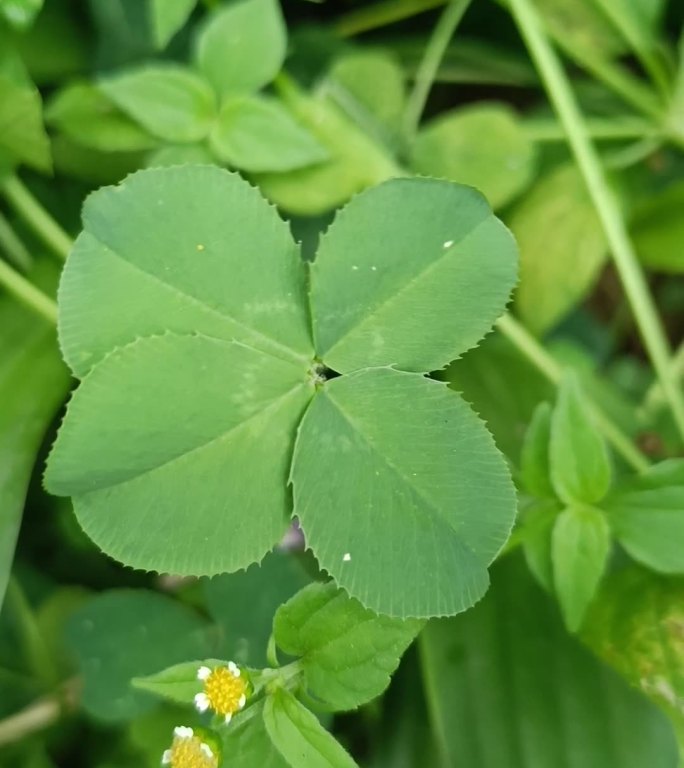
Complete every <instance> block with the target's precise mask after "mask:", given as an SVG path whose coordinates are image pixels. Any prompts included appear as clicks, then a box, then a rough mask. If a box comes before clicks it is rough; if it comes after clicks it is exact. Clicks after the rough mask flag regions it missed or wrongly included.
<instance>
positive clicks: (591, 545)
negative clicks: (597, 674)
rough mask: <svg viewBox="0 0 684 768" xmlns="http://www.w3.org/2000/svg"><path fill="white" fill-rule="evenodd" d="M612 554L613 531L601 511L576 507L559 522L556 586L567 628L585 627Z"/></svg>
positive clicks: (553, 551)
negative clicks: (589, 607)
mask: <svg viewBox="0 0 684 768" xmlns="http://www.w3.org/2000/svg"><path fill="white" fill-rule="evenodd" d="M609 553H610V529H609V528H608V523H607V522H606V518H605V516H604V514H603V512H601V511H600V510H598V509H593V508H592V507H584V506H583V507H579V506H572V507H568V508H567V509H564V510H563V511H562V512H561V513H560V515H558V517H557V518H556V522H555V524H554V526H553V534H552V539H551V556H552V560H553V582H554V586H555V590H556V594H557V595H558V600H559V602H560V606H561V610H562V612H563V617H564V619H565V624H566V626H567V627H568V629H569V630H570V631H571V632H576V631H577V630H578V629H579V628H580V626H581V625H582V621H583V620H584V616H585V614H586V610H587V607H588V605H589V603H590V602H591V600H592V598H593V597H594V595H595V594H596V590H597V589H598V584H599V581H600V580H601V576H603V572H604V570H605V568H606V564H607V560H608V555H609Z"/></svg>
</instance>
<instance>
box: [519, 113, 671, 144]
mask: <svg viewBox="0 0 684 768" xmlns="http://www.w3.org/2000/svg"><path fill="white" fill-rule="evenodd" d="M523 128H524V129H525V133H526V134H527V135H528V137H529V138H530V139H532V141H539V142H542V141H543V142H555V141H567V135H566V133H565V130H564V129H563V126H562V125H561V124H560V123H559V122H558V121H556V120H553V119H551V120H549V119H546V118H541V119H529V120H525V121H524V122H523ZM587 130H588V132H589V135H590V136H591V137H592V139H594V140H595V141H630V140H635V139H643V138H644V137H649V138H650V137H652V136H657V135H658V131H657V130H656V129H655V128H654V127H653V125H652V123H650V122H648V121H646V120H641V119H640V118H638V117H631V116H630V117H624V118H620V119H610V120H588V121H587Z"/></svg>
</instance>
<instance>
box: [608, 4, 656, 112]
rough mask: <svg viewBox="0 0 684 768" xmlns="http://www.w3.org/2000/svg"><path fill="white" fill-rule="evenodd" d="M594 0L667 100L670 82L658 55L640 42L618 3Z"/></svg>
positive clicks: (637, 33) (636, 31)
mask: <svg viewBox="0 0 684 768" xmlns="http://www.w3.org/2000/svg"><path fill="white" fill-rule="evenodd" d="M594 2H595V3H596V5H598V7H599V8H600V10H601V11H602V13H603V14H604V15H605V16H606V18H607V19H608V20H609V21H610V23H611V24H612V25H613V27H614V28H615V29H616V30H617V32H618V33H619V34H620V35H621V36H622V38H623V40H624V41H625V42H626V43H627V44H628V45H629V46H630V48H631V49H632V51H633V52H634V54H635V56H636V57H637V59H638V60H639V62H640V63H641V66H642V67H643V68H644V71H645V72H646V73H647V74H648V76H649V77H650V78H651V80H652V82H653V84H654V85H655V86H656V87H657V88H658V90H659V91H660V93H661V95H662V96H663V97H664V98H665V99H666V100H667V99H668V98H669V94H670V82H669V77H668V74H667V71H666V69H665V67H664V66H663V63H662V61H661V60H660V59H659V58H658V56H657V55H654V52H653V49H652V48H651V46H649V45H643V44H642V41H641V40H640V39H639V32H638V30H637V29H636V28H635V27H633V26H632V25H630V23H629V21H628V20H627V16H626V15H625V13H624V12H623V11H621V10H620V3H616V2H615V0H594Z"/></svg>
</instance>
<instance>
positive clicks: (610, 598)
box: [583, 567, 684, 765]
mask: <svg viewBox="0 0 684 768" xmlns="http://www.w3.org/2000/svg"><path fill="white" fill-rule="evenodd" d="M683 612H684V580H682V579H674V578H664V577H662V576H659V575H658V574H654V573H650V572H649V571H647V570H645V569H643V568H638V567H631V568H626V569H623V570H622V571H619V572H617V573H615V574H614V575H613V576H611V577H610V578H609V579H608V580H607V581H606V582H605V583H604V586H603V588H602V590H601V593H600V595H599V599H598V600H597V601H596V602H595V603H594V605H593V607H592V610H591V614H590V616H589V619H588V621H587V622H586V624H585V628H584V631H583V639H585V640H586V641H587V642H588V643H589V645H590V646H591V648H592V649H593V650H594V651H595V652H596V653H597V654H598V655H599V656H600V657H601V658H603V659H604V660H605V661H606V662H607V663H608V664H610V665H611V666H613V667H615V669H617V670H618V672H620V673H621V674H622V675H623V676H624V677H625V678H626V679H627V680H628V681H629V682H630V683H631V684H632V685H634V686H636V687H637V688H639V689H640V690H641V691H643V693H644V694H646V696H648V697H649V698H650V699H652V700H653V701H654V702H655V703H656V704H657V705H658V706H659V707H661V709H663V710H664V711H665V712H666V713H667V714H668V715H669V717H670V719H671V720H672V723H673V725H674V727H675V730H676V732H677V734H678V737H679V743H680V748H682V747H684V635H683V634H682V623H683V622H684V615H683ZM672 764H673V765H674V764H675V763H674V762H673V763H672Z"/></svg>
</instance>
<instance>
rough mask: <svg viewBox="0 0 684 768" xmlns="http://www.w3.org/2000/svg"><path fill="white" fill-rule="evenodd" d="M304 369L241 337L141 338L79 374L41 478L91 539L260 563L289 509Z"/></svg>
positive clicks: (205, 568)
mask: <svg viewBox="0 0 684 768" xmlns="http://www.w3.org/2000/svg"><path fill="white" fill-rule="evenodd" d="M310 397H311V387H310V385H309V384H307V383H306V369H305V368H300V367H298V366H296V365H292V364H291V363H289V362H285V361H282V360H278V359H277V358H274V357H272V356H270V355H265V354H263V353H261V352H258V351H257V350H254V349H252V348H250V347H247V346H245V345H243V344H239V343H237V342H226V341H221V340H219V339H212V338H208V337H202V336H175V335H171V334H168V335H166V336H162V337H151V338H147V339H141V340H139V341H137V342H134V343H133V344H131V345H129V346H127V347H124V348H123V349H120V350H117V351H115V352H113V353H112V354H111V355H109V356H108V357H107V358H106V359H105V360H104V361H103V362H102V363H100V364H99V365H98V366H96V367H95V368H94V369H93V370H92V371H91V372H90V374H89V375H88V376H87V377H86V378H85V379H84V380H83V382H82V383H81V386H80V387H79V389H78V390H77V391H76V393H75V395H74V397H73V399H72V401H71V403H70V405H69V409H68V413H67V418H66V420H65V422H64V424H63V425H62V428H61V429H60V432H59V435H58V437H57V441H56V442H55V445H54V447H53V449H52V453H51V454H50V458H49V461H48V468H47V472H46V475H45V484H46V487H47V488H48V489H49V490H50V491H51V492H52V493H55V494H58V495H67V496H72V497H73V502H74V511H75V513H76V517H77V518H78V520H79V522H80V524H81V526H82V527H83V529H84V530H85V532H86V533H87V534H88V536H90V538H91V539H93V541H94V542H95V543H96V544H98V546H100V547H101V548H102V549H103V550H104V551H105V552H107V553H108V554H109V555H111V556H112V557H114V558H116V559H117V560H120V561H121V562H124V563H126V564H127V565H130V566H133V567H134V568H143V569H147V570H157V571H165V572H170V573H175V574H183V575H214V574H217V573H222V572H225V571H234V570H238V569H239V568H245V567H247V566H248V565H250V564H251V563H253V562H255V561H257V560H260V559H261V558H262V557H263V556H264V554H265V553H266V552H267V551H268V550H270V549H271V548H272V547H273V545H274V544H276V543H277V541H278V539H279V538H280V537H281V536H282V534H283V532H284V530H285V526H286V522H287V519H288V517H289V512H290V509H289V506H290V502H289V498H288V495H287V492H286V479H287V472H288V467H289V463H290V453H291V450H292V448H291V446H292V439H293V435H294V432H295V429H296V427H297V423H298V421H299V419H300V418H301V414H302V411H303V409H304V407H305V406H306V403H307V402H308V400H309V398H310Z"/></svg>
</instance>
